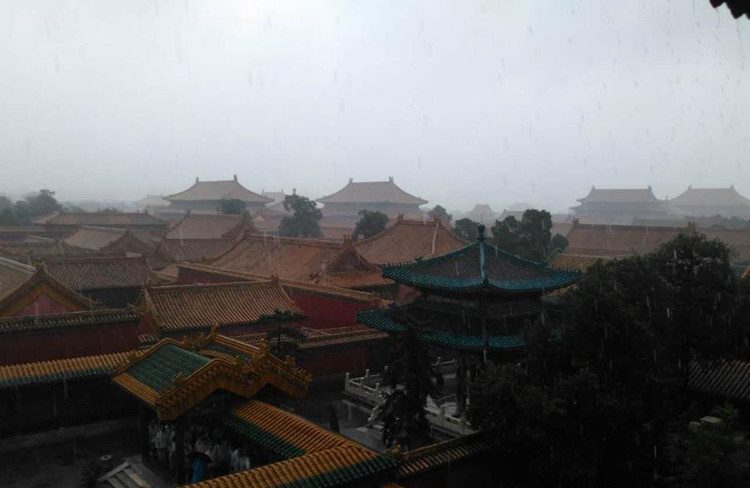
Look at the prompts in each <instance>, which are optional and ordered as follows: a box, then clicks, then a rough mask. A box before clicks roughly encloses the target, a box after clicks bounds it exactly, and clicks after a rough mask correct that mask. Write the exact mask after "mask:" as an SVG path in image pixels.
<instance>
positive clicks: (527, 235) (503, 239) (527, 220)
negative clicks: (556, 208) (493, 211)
mask: <svg viewBox="0 0 750 488" xmlns="http://www.w3.org/2000/svg"><path fill="white" fill-rule="evenodd" d="M551 229H552V216H551V215H550V213H549V212H547V211H546V210H535V209H528V210H526V211H525V212H524V213H523V217H521V220H518V219H517V218H515V217H513V216H509V217H506V218H505V219H504V220H498V221H496V222H495V225H493V226H492V229H491V231H492V243H493V244H494V245H496V246H497V247H499V248H500V249H502V250H504V251H507V252H509V253H511V254H515V255H516V256H521V257H523V258H526V259H531V260H532V261H537V262H545V261H547V260H548V259H549V258H550V257H551V256H552V254H553V253H554V252H555V251H562V250H564V248H565V247H567V244H568V241H567V239H565V237H563V236H559V237H557V235H556V236H555V238H554V239H553V238H552V237H553V236H552V233H551V232H550V230H551Z"/></svg>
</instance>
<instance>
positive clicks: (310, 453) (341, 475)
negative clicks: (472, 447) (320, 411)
mask: <svg viewBox="0 0 750 488" xmlns="http://www.w3.org/2000/svg"><path fill="white" fill-rule="evenodd" d="M224 423H225V425H227V426H228V427H229V428H231V429H232V430H234V431H235V432H237V433H238V434H239V435H241V436H243V437H246V438H247V439H249V440H251V441H253V442H254V443H256V444H258V445H260V446H261V447H263V448H264V449H266V450H268V451H270V452H272V453H274V454H275V455H276V457H277V458H279V459H281V461H279V462H276V463H272V464H267V465H265V466H261V467H258V468H254V469H250V470H248V471H242V472H239V473H234V474H230V475H227V476H221V477H219V478H214V479H212V480H208V481H204V482H202V483H198V484H196V485H191V486H193V487H194V488H198V487H200V488H225V487H226V488H229V487H232V488H239V487H248V488H249V487H254V488H260V487H266V488H276V487H300V488H303V487H304V488H333V487H339V486H351V485H352V484H355V485H357V486H359V483H368V484H366V485H365V486H370V485H372V486H379V485H380V482H385V481H386V480H387V479H389V478H391V477H393V476H394V475H395V469H396V468H397V462H396V461H395V460H393V459H391V458H388V457H385V456H383V455H381V454H378V453H377V452H374V451H372V450H370V449H368V448H366V447H364V446H362V445H360V444H358V443H356V442H354V441H352V440H350V439H347V438H346V437H343V436H341V435H339V434H336V433H334V432H331V431H329V430H326V429H324V428H323V427H320V426H318V425H316V424H314V423H313V422H310V421H308V420H305V419H303V418H301V417H298V416H297V415H294V414H292V413H289V412H286V411H284V410H282V409H280V408H277V407H274V406H272V405H269V404H267V403H263V402H261V401H257V400H250V401H248V402H247V403H244V404H242V405H240V406H238V407H236V408H235V409H234V410H232V412H231V413H230V414H229V416H228V417H227V418H226V419H225V420H224Z"/></svg>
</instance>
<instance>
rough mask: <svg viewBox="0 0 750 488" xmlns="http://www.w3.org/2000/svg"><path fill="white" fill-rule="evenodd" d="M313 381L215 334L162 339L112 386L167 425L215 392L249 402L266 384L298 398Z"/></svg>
mask: <svg viewBox="0 0 750 488" xmlns="http://www.w3.org/2000/svg"><path fill="white" fill-rule="evenodd" d="M310 380H311V376H310V374H309V373H307V372H306V371H304V370H302V369H300V368H298V367H296V366H295V365H294V361H293V359H292V358H287V360H286V361H283V360H281V359H279V358H277V357H275V356H273V355H272V354H270V353H269V351H268V346H267V345H266V344H265V343H263V344H260V345H258V346H253V345H250V344H246V343H243V342H241V341H237V340H234V339H230V338H228V337H224V336H221V335H217V334H215V333H214V332H212V333H211V334H209V335H208V336H200V337H197V338H194V339H184V340H183V341H182V342H178V341H175V340H173V339H162V340H161V341H159V342H158V343H157V344H155V345H153V346H152V347H151V348H149V349H148V350H146V351H145V352H143V354H141V355H140V356H134V357H133V358H132V359H131V360H130V361H129V362H128V363H127V364H125V365H123V366H121V367H120V368H119V369H118V370H117V371H116V372H115V375H114V377H113V381H114V382H115V383H116V384H117V385H118V386H120V387H121V388H123V389H124V390H125V391H126V392H128V393H130V394H131V395H133V396H134V397H136V398H138V399H140V400H141V401H143V402H144V403H145V404H146V405H148V406H150V407H151V408H153V409H154V410H155V411H156V412H157V414H158V415H159V418H160V419H162V420H174V419H175V418H177V417H179V416H181V415H182V414H184V413H185V412H186V411H188V410H189V409H191V408H193V407H194V406H195V405H197V404H198V403H199V402H201V401H202V400H204V399H205V398H206V397H208V396H209V395H210V394H211V393H213V392H214V391H216V390H220V389H221V390H225V391H229V392H231V393H234V394H235V395H239V396H242V397H245V398H251V397H253V396H254V395H255V394H256V393H257V392H258V391H260V390H261V389H262V388H263V387H264V386H266V385H273V386H274V387H276V388H277V389H279V390H280V391H282V392H284V393H286V394H287V395H291V396H294V397H301V396H303V395H304V394H305V392H306V391H307V387H308V385H309V383H310Z"/></svg>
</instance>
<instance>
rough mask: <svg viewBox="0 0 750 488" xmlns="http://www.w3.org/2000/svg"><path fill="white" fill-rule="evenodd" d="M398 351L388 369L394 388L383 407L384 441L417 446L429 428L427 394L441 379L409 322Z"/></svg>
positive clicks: (386, 377) (406, 446)
mask: <svg viewBox="0 0 750 488" xmlns="http://www.w3.org/2000/svg"><path fill="white" fill-rule="evenodd" d="M399 341H400V342H399V349H398V353H397V354H398V355H397V357H396V359H395V361H393V362H392V363H391V364H390V365H389V367H388V370H387V372H386V375H385V378H384V380H385V381H386V382H387V383H388V384H389V385H390V387H391V392H390V393H389V394H388V395H387V396H386V400H385V402H384V403H383V405H382V407H381V413H380V418H381V419H382V420H383V443H384V444H385V445H386V446H388V447H390V446H392V445H394V444H396V443H397V444H399V445H401V446H402V447H404V448H407V449H408V448H413V447H414V446H415V445H416V443H417V442H418V441H419V439H420V438H422V437H424V436H425V435H426V433H427V432H428V431H429V424H428V423H427V418H426V417H425V411H424V409H425V404H426V402H427V395H429V394H430V393H434V392H436V391H437V390H438V386H437V385H439V384H440V383H441V382H440V380H438V379H437V376H438V375H436V374H435V373H434V372H433V371H432V367H431V365H430V360H429V357H428V356H427V351H426V347H425V345H424V343H423V342H422V339H421V338H420V337H419V335H418V334H417V332H416V331H415V330H414V328H413V327H412V326H410V325H407V327H406V330H405V331H404V332H403V333H402V334H401V335H400V336H399Z"/></svg>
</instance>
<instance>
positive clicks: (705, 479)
mask: <svg viewBox="0 0 750 488" xmlns="http://www.w3.org/2000/svg"><path fill="white" fill-rule="evenodd" d="M712 415H713V416H715V417H716V418H718V419H720V422H719V423H718V424H716V425H710V424H709V425H703V424H700V423H697V422H696V423H693V424H692V426H691V427H692V428H691V429H690V431H687V432H681V433H679V434H677V435H675V436H674V439H673V441H672V444H671V445H670V449H669V451H668V459H669V464H670V465H671V468H672V470H671V471H672V474H673V475H672V476H670V477H668V478H666V479H665V483H664V484H665V485H667V486H679V487H684V486H687V487H706V488H714V487H715V488H722V487H744V486H747V480H748V479H750V464H749V463H747V459H748V456H749V455H750V446H748V442H747V441H744V440H743V441H740V440H738V439H737V433H736V431H735V429H736V426H735V424H736V420H737V410H736V409H734V408H733V407H732V406H731V405H724V406H721V407H715V408H714V411H713V413H712ZM696 424H697V425H696Z"/></svg>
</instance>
